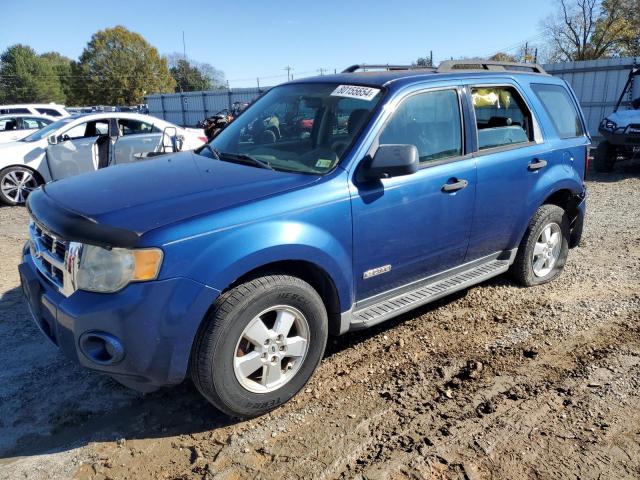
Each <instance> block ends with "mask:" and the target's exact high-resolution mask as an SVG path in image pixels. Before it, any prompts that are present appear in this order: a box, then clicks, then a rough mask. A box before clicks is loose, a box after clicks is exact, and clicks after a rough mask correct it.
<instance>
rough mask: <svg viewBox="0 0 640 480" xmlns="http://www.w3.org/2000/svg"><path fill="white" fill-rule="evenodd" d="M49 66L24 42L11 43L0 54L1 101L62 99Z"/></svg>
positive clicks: (48, 100) (61, 100)
mask: <svg viewBox="0 0 640 480" xmlns="http://www.w3.org/2000/svg"><path fill="white" fill-rule="evenodd" d="M64 100H65V97H64V93H63V91H62V88H61V86H60V80H59V77H58V74H57V72H56V71H55V69H54V68H53V66H52V65H51V64H50V63H49V62H48V61H46V60H45V59H43V58H41V57H40V56H38V55H37V54H36V52H35V51H34V50H33V48H31V47H28V46H26V45H21V44H17V45H13V46H11V47H9V48H7V49H6V50H5V51H4V52H3V53H2V55H1V56H0V101H2V102H3V103H34V102H64Z"/></svg>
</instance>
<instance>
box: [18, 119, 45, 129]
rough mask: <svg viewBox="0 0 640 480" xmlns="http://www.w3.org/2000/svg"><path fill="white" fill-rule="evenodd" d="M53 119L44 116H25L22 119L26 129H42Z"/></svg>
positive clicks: (23, 126)
mask: <svg viewBox="0 0 640 480" xmlns="http://www.w3.org/2000/svg"><path fill="white" fill-rule="evenodd" d="M51 122H52V121H51V120H45V119H44V118H32V117H25V118H23V119H22V128H24V129H25V130H31V129H40V128H44V127H46V126H47V125H49V124H50V123H51Z"/></svg>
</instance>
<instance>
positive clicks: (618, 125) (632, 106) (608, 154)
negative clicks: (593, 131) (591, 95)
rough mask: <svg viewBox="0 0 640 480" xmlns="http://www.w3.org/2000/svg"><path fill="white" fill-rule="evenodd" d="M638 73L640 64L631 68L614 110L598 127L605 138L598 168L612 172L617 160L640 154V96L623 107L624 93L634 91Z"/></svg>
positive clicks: (597, 157)
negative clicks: (623, 108)
mask: <svg viewBox="0 0 640 480" xmlns="http://www.w3.org/2000/svg"><path fill="white" fill-rule="evenodd" d="M636 77H640V67H634V68H632V69H631V71H630V72H629V77H628V79H627V82H626V84H625V86H624V88H623V89H622V92H621V93H620V98H619V100H618V103H616V106H615V108H614V110H613V113H610V114H609V115H607V116H606V117H605V118H603V119H602V122H600V126H599V127H598V131H599V132H600V135H602V136H603V137H604V139H603V140H602V141H601V142H600V143H599V144H598V148H597V149H596V153H595V156H594V165H593V166H594V168H595V170H596V172H611V171H612V170H613V167H614V165H615V163H616V162H617V161H619V160H630V159H634V158H639V157H640V97H639V98H635V99H633V100H631V101H630V102H628V104H627V109H626V110H622V109H621V107H622V106H623V101H624V99H625V97H627V96H629V95H632V94H633V84H634V80H635V79H636Z"/></svg>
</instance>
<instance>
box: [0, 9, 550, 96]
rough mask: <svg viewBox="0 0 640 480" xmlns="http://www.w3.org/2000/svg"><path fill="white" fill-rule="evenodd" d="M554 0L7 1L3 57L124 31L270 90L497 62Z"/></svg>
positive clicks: (0, 40) (70, 48)
mask: <svg viewBox="0 0 640 480" xmlns="http://www.w3.org/2000/svg"><path fill="white" fill-rule="evenodd" d="M553 10H554V0H537V1H529V0H527V1H523V0H485V1H483V2H477V1H473V0H466V1H463V0H449V1H442V0H441V1H433V0H368V1H349V0H343V1H337V0H321V1H304V0H298V1H292V0H260V1H254V0H250V1H243V2H239V1H238V2H233V1H215V2H214V1H207V0H198V1H191V0H179V1H176V0H172V1H168V0H153V1H149V0H146V1H137V0H127V1H124V0H108V1H98V2H94V1H90V0H82V1H79V0H58V1H56V2H51V1H49V0H19V1H5V2H2V6H1V8H0V51H3V50H4V49H6V48H7V47H8V46H10V45H13V44H16V43H23V44H26V45H29V46H31V47H33V48H34V49H35V50H36V52H38V53H44V52H47V51H52V50H54V51H57V52H60V53H62V54H63V55H66V56H68V57H70V58H72V59H77V58H78V57H79V56H80V54H81V53H82V50H83V49H84V47H85V45H86V44H87V42H88V41H89V40H90V39H91V35H92V34H93V33H94V32H96V31H98V30H101V29H104V28H107V27H112V26H115V25H123V26H125V27H127V28H128V29H130V30H133V31H135V32H138V33H140V34H141V35H142V36H144V37H145V38H146V39H147V41H149V42H150V43H151V44H152V45H153V46H155V47H156V48H157V49H158V51H159V52H160V53H161V54H169V53H173V52H182V48H183V44H182V34H183V31H184V36H185V44H186V53H187V56H188V57H190V58H192V59H194V60H197V61H199V62H207V63H210V64H211V65H213V66H214V67H216V68H218V69H221V70H222V71H223V72H224V73H225V75H226V78H227V79H228V80H229V83H230V86H231V87H242V86H255V85H256V77H260V83H261V85H262V86H265V85H275V84H278V83H281V82H283V81H286V79H287V72H286V71H285V67H287V66H290V67H292V70H291V73H292V75H293V76H294V77H295V78H298V77H306V76H313V75H317V74H318V73H319V69H326V70H327V71H330V72H333V70H334V69H337V70H338V71H340V70H342V69H344V68H346V67H347V66H349V65H353V64H356V63H370V64H372V63H384V64H386V63H396V64H405V63H411V62H412V61H415V60H416V59H417V58H418V57H424V56H428V55H429V51H430V50H433V55H434V60H435V62H436V64H437V62H439V61H440V60H446V59H449V58H450V57H454V58H459V57H463V56H464V57H474V56H488V55H491V54H493V53H496V52H498V51H506V50H509V49H511V51H512V52H513V51H514V50H517V49H518V48H519V47H520V46H521V45H522V44H523V43H524V42H525V41H531V42H536V41H538V42H539V41H540V38H541V34H540V22H541V20H543V19H544V18H546V17H547V16H549V15H550V14H551V13H552V12H553Z"/></svg>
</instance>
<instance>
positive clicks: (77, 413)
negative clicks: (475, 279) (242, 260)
mask: <svg viewBox="0 0 640 480" xmlns="http://www.w3.org/2000/svg"><path fill="white" fill-rule="evenodd" d="M588 183H589V185H588V188H589V195H590V197H589V200H588V219H587V224H586V228H585V233H584V238H583V242H582V245H581V246H580V247H579V248H577V249H575V250H572V251H571V252H570V255H569V260H568V263H567V267H566V270H565V272H564V274H563V275H562V276H561V277H560V278H559V279H558V280H557V281H555V282H553V283H552V284H548V285H543V286H540V287H535V288H530V289H525V288H520V287H517V286H516V285H514V284H513V283H512V282H511V281H510V280H509V278H508V277H507V276H501V277H498V278H496V279H493V280H491V281H488V282H485V283H484V284H482V285H480V286H476V287H474V288H471V289H469V290H467V291H465V292H462V293H459V294H456V295H453V296H452V297H449V298H447V299H444V300H442V301H440V302H437V303H436V304H433V305H429V306H427V307H424V308H421V309H418V310H416V311H414V312H411V313H409V314H406V315H404V316H402V317H401V318H399V319H396V320H392V321H390V322H388V323H386V324H383V325H380V326H377V327H375V328H373V329H371V330H368V331H364V332H357V333H353V334H349V335H346V336H343V337H339V338H333V339H330V341H329V346H328V351H327V354H326V357H325V359H324V360H323V362H322V364H321V366H320V368H319V370H318V372H317V373H316V375H315V376H314V377H313V379H312V380H311V382H310V384H309V385H308V386H307V387H306V388H305V389H304V390H303V391H302V392H301V393H300V394H298V396H297V397H295V398H294V399H293V400H292V401H291V402H289V403H288V404H287V405H285V406H283V407H281V408H280V409H278V410H276V411H274V412H272V413H270V414H268V415H265V416H263V417H261V418H258V419H254V420H251V421H245V422H239V421H236V420H234V419H230V418H228V417H225V416H224V415H222V414H220V413H218V412H217V411H216V410H215V409H214V408H213V407H211V406H209V405H208V404H207V403H206V402H205V401H204V400H203V399H202V398H201V397H200V396H199V395H198V394H197V392H196V391H195V389H194V387H193V386H192V385H191V384H190V383H189V382H185V384H183V385H181V386H179V387H177V388H174V389H169V390H162V391H159V392H155V393H152V394H147V395H143V394H140V393H136V392H133V391H131V390H127V389H126V388H124V387H121V386H120V385H119V384H117V383H116V382H114V381H112V380H110V379H109V378H108V377H104V376H102V375H100V374H98V373H95V372H91V371H88V370H84V369H82V368H80V367H79V366H77V365H75V364H73V363H72V362H70V361H68V360H66V359H65V357H63V356H62V354H61V353H59V352H58V351H57V350H56V348H54V347H53V346H52V345H50V344H49V343H48V341H47V340H46V339H44V337H43V336H42V335H41V334H40V332H38V330H37V328H36V327H35V326H34V324H33V323H32V321H31V319H30V318H29V315H28V313H27V309H26V306H25V304H24V302H23V300H22V296H21V293H20V289H19V280H18V274H17V269H16V266H17V264H18V262H19V258H20V252H21V248H22V245H23V243H24V241H25V238H26V235H25V231H26V224H27V214H26V212H25V210H24V209H23V208H8V207H0V366H1V367H2V368H1V369H0V431H1V432H2V435H0V453H1V454H0V477H1V478H4V479H23V478H71V477H73V478H78V479H89V478H96V479H106V478H114V479H115V478H135V479H147V478H148V479H155V478H178V479H190V478H214V477H215V478H256V477H262V478H361V479H364V478H367V479H375V478H467V479H479V478H498V479H512V478H581V479H591V478H593V479H596V478H603V479H604V478H611V479H621V478H638V477H640V286H639V285H640V168H638V167H637V166H634V165H631V166H627V167H626V168H618V169H617V170H616V172H615V173H613V174H610V175H606V176H597V175H594V176H593V178H592V179H591V180H590V181H589V182H588Z"/></svg>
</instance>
